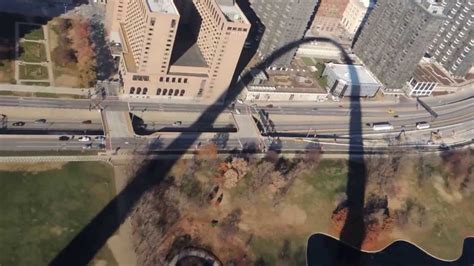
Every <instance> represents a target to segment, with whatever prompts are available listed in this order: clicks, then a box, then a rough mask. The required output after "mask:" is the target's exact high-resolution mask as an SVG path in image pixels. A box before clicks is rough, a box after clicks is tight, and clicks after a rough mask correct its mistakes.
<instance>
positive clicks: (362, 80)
mask: <svg viewBox="0 0 474 266" xmlns="http://www.w3.org/2000/svg"><path fill="white" fill-rule="evenodd" d="M323 76H325V77H326V78H327V87H326V89H327V91H328V92H329V93H330V94H331V95H333V96H336V97H345V96H348V97H373V96H375V94H376V93H377V91H378V90H379V89H381V88H382V85H381V84H380V83H379V82H378V81H377V79H376V78H375V77H374V76H373V75H372V74H371V73H370V72H369V71H367V69H365V68H364V67H363V66H358V65H343V64H333V63H329V64H326V68H325V69H324V72H323Z"/></svg>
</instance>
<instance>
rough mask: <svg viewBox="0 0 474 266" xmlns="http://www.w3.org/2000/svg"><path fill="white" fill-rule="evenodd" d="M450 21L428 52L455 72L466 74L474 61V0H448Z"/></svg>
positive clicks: (454, 73) (448, 69) (462, 75)
mask: <svg viewBox="0 0 474 266" xmlns="http://www.w3.org/2000/svg"><path fill="white" fill-rule="evenodd" d="M443 5H444V14H445V15H446V21H445V22H444V23H443V25H442V26H441V28H440V29H439V31H438V34H436V36H435V38H434V40H433V42H432V43H431V44H430V45H429V46H428V53H429V54H430V55H431V56H432V57H433V58H434V59H435V60H436V61H437V62H438V63H440V64H441V65H442V66H443V67H444V68H445V69H446V70H447V71H449V72H450V73H451V75H453V76H455V77H464V76H465V75H466V74H467V73H468V72H469V70H470V69H471V68H472V67H473V64H474V49H473V48H474V1H473V0H444V1H443Z"/></svg>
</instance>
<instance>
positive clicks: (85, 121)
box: [82, 120, 92, 124]
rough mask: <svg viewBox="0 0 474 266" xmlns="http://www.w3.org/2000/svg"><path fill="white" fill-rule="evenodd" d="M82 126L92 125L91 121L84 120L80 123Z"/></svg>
mask: <svg viewBox="0 0 474 266" xmlns="http://www.w3.org/2000/svg"><path fill="white" fill-rule="evenodd" d="M82 123H83V124H92V120H84V121H82Z"/></svg>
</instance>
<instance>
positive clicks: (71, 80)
mask: <svg viewBox="0 0 474 266" xmlns="http://www.w3.org/2000/svg"><path fill="white" fill-rule="evenodd" d="M54 84H56V86H58V87H73V88H78V87H79V79H78V78H77V77H75V76H72V75H68V74H62V75H60V76H59V77H56V78H55V80H54Z"/></svg>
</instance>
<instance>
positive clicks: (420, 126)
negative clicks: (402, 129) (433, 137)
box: [416, 122, 431, 129]
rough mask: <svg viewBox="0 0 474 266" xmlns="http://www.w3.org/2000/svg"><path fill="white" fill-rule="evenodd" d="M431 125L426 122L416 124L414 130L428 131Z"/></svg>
mask: <svg viewBox="0 0 474 266" xmlns="http://www.w3.org/2000/svg"><path fill="white" fill-rule="evenodd" d="M430 127H431V125H430V124H429V123H428V122H418V123H416V129H428V128H430Z"/></svg>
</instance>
